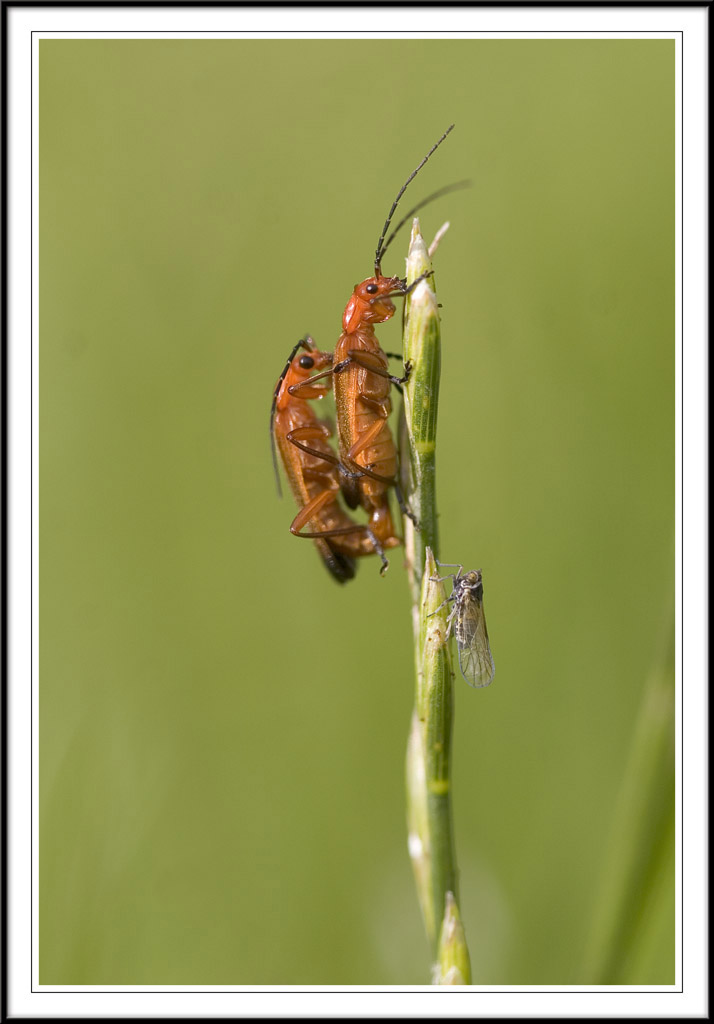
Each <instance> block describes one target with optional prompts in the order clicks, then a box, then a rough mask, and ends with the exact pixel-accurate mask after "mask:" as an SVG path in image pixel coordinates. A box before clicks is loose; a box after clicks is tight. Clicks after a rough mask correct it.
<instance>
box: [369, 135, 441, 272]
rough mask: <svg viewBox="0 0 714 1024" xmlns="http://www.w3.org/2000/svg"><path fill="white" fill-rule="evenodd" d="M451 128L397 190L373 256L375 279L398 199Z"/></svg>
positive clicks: (380, 270)
mask: <svg viewBox="0 0 714 1024" xmlns="http://www.w3.org/2000/svg"><path fill="white" fill-rule="evenodd" d="M453 127H454V125H453V124H452V125H449V127H448V128H447V129H446V131H445V132H444V134H443V135H442V136H441V138H440V139H439V141H438V142H435V143H434V145H433V146H432V147H431V149H430V150H429V152H428V153H427V154H426V156H425V157H424V159H423V160H422V162H421V163H420V164H419V166H418V167H415V168H414V170H413V171H412V173H411V174H410V175H409V177H408V178H407V180H406V181H405V182H404V184H403V185H402V187H401V188H400V189H399V191H398V192H397V198H396V199H395V200H394V202H393V203H392V208H391V210H390V211H389V216H388V217H387V219H386V221H385V222H384V227H383V228H382V234H381V235H380V236H379V241H378V242H377V251H376V252H375V254H374V273H375V276H376V277H381V275H382V255H383V253H384V250H383V248H382V242H383V241H384V238H385V235H386V234H387V232H388V231H389V225H390V224H391V222H392V217H393V216H394V211H395V210H396V208H397V203H398V202H399V200H400V199H401V198H402V196H403V195H404V193H405V191H406V188H407V186H408V185H409V182H410V181H412V180H413V179H414V178H415V177H416V175H417V174H418V173H419V171H420V170H421V169H422V167H423V166H424V164H425V163H426V162H427V160H428V159H429V157H430V156H431V154H432V153H433V152H434V150H436V149H438V148H439V146H440V145H441V143H442V142H443V141H444V139H445V138H446V136H447V135H448V134H449V132H450V131H451V130H452V129H453Z"/></svg>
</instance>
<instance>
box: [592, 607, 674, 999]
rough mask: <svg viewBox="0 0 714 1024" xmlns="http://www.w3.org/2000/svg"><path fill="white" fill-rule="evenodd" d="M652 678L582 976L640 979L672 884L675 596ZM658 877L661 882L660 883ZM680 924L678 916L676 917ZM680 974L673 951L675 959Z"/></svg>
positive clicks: (600, 980) (605, 981)
mask: <svg viewBox="0 0 714 1024" xmlns="http://www.w3.org/2000/svg"><path fill="white" fill-rule="evenodd" d="M662 626H663V628H662V630H661V637H662V641H661V650H660V652H659V654H658V656H657V658H656V659H655V663H654V665H653V667H652V670H651V672H650V674H649V677H648V679H647V680H646V683H645V686H644V691H643V694H642V702H641V705H640V710H639V715H638V719H637V723H636V726H635V731H634V734H633V740H632V748H631V751H630V758H629V762H628V765H627V768H626V770H625V774H624V777H623V780H622V786H621V789H620V793H619V796H618V799H617V803H616V805H615V810H614V815H613V824H612V831H611V834H610V840H609V844H608V848H607V851H606V854H605V859H604V862H603V868H602V876H601V883H600V887H599V890H598V893H597V900H596V903H595V913H594V917H593V921H592V926H591V930H590V938H589V944H588V949H587V952H586V956H585V962H584V965H583V975H582V976H583V981H584V983H586V984H593V985H623V984H630V985H632V984H638V983H641V981H642V978H641V976H640V977H637V974H638V973H639V972H641V970H642V966H641V965H639V966H636V965H637V962H638V958H639V959H641V957H640V947H641V945H642V942H643V941H644V938H645V937H646V934H647V927H646V922H647V916H648V913H649V912H650V907H651V906H652V904H653V902H654V899H655V896H654V893H655V891H656V890H657V889H663V890H667V891H668V890H669V884H670V883H669V879H668V878H667V877H666V875H667V871H671V870H673V856H672V849H673V843H674V806H675V804H674V796H675V793H674V785H675V774H674V772H675V767H674V598H672V605H671V607H670V608H668V609H667V613H666V615H665V616H664V618H663V623H662ZM658 883H659V885H658ZM672 928H674V921H672ZM672 964H673V966H672V982H674V957H673V959H672Z"/></svg>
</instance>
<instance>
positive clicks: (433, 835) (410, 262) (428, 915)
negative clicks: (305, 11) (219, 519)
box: [400, 220, 471, 985]
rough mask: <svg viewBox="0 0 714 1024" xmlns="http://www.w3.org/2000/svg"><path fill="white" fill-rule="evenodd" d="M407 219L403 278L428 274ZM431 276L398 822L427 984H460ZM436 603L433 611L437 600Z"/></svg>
mask: <svg viewBox="0 0 714 1024" xmlns="http://www.w3.org/2000/svg"><path fill="white" fill-rule="evenodd" d="M430 269H431V265H430V261H429V256H428V252H427V249H426V246H425V244H424V240H423V238H422V237H421V234H420V232H419V222H418V220H415V221H414V227H413V229H412V237H411V243H410V248H409V256H408V259H407V283H408V284H411V282H412V281H414V280H416V279H417V278H418V277H420V276H421V275H422V274H423V273H424V272H425V271H427V270H430ZM432 282H433V278H429V279H428V280H425V281H423V282H421V283H420V284H419V285H417V287H416V288H415V289H414V291H413V292H412V293H410V295H409V297H408V300H407V305H406V310H405V328H404V349H405V360H409V361H410V362H411V364H412V372H411V376H410V378H409V381H408V382H407V384H406V386H405V388H404V417H403V426H402V429H401V430H400V436H401V449H402V452H401V454H402V466H403V467H405V471H404V473H403V477H402V484H403V489H404V492H405V497H406V500H407V503H408V505H409V507H410V509H411V510H412V511H413V512H414V513H415V515H416V516H417V518H418V520H419V523H420V526H421V529H420V530H417V529H415V528H414V526H413V524H412V523H411V522H410V521H409V520H408V519H406V520H405V543H406V550H407V565H408V570H409V576H410V584H411V589H412V621H413V625H414V640H415V664H416V695H415V706H414V713H413V716H412V726H411V731H410V736H409V743H408V747H407V824H408V829H409V852H410V856H411V859H412V865H413V868H414V877H415V880H416V885H417V893H418V896H419V902H420V905H421V909H422V916H423V918H424V924H425V928H426V932H427V936H428V939H429V942H430V946H431V951H432V958H433V960H434V962H435V966H434V970H433V979H434V982H435V983H436V984H465V985H468V984H470V981H471V978H470V967H469V956H468V949H467V947H466V941H465V937H464V932H463V927H462V925H461V920H460V915H459V909H458V894H457V868H456V855H455V846H454V829H453V817H452V805H451V774H450V755H451V734H452V721H453V672H452V667H451V658H450V655H449V648H448V642H447V639H446V637H447V627H446V610H445V605H444V602H445V599H446V592H445V590H444V586H443V584H441V583H439V582H436V580H435V579H434V578H435V577H436V575H437V566H436V563H435V561H434V552H435V551H436V545H437V542H438V537H437V514H436V487H435V484H436V459H435V456H436V417H437V405H438V391H439V376H440V363H441V350H440V330H439V311H438V305H437V301H436V295H435V294H434V291H433V288H432ZM440 605H442V607H441V608H440V607H439V606H440Z"/></svg>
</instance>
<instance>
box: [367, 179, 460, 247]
mask: <svg viewBox="0 0 714 1024" xmlns="http://www.w3.org/2000/svg"><path fill="white" fill-rule="evenodd" d="M472 185H473V182H472V181H470V180H469V179H468V178H465V179H464V180H463V181H455V182H454V183H453V185H444V187H443V188H440V189H437V190H436V192H432V193H431V195H430V196H427V197H426V199H422V201H421V202H420V203H417V205H416V206H413V207H412V209H411V210H410V211H409V213H405V214H404V216H403V217H402V219H401V220H400V221H399V223H398V224H397V226H396V228H394V229H393V231H392V233H391V235H390V236H389V238H388V239H387V241H386V242H385V243H384V245H383V246H382V251H381V253H380V259H381V258H382V256H384V254H385V252H386V251H387V249H388V248H389V246H390V245H391V244H392V242H393V241H394V236H395V235H396V234H397V232H398V231H399V230H400V229H401V228H403V227H404V225H405V224H406V222H407V221H408V220H409V218H410V217H413V216H414V214H415V213H416V212H417V211H418V210H421V209H423V207H425V206H427V205H428V204H429V203H433V201H434V200H435V199H441V197H442V196H445V195H448V193H449V192H456V191H457V189H460V188H471V186H472Z"/></svg>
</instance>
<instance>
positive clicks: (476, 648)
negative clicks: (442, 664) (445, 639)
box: [454, 596, 496, 686]
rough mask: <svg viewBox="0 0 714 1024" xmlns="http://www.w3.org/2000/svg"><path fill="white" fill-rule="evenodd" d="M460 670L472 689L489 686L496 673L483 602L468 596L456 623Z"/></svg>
mask: <svg viewBox="0 0 714 1024" xmlns="http://www.w3.org/2000/svg"><path fill="white" fill-rule="evenodd" d="M454 636H455V637H456V646H457V647H458V651H459V668H460V669H461V674H462V676H463V677H464V679H465V680H466V682H467V683H468V684H469V686H490V684H491V683H492V682H493V677H494V675H495V674H496V666H495V665H494V664H493V656H492V654H491V648H490V646H489V643H488V630H487V629H486V617H485V615H484V612H483V601H479V600H478V599H477V598H475V597H472V596H468V597H465V598H463V599H462V600H461V602H460V603H459V607H458V609H457V613H456V620H455V622H454Z"/></svg>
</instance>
